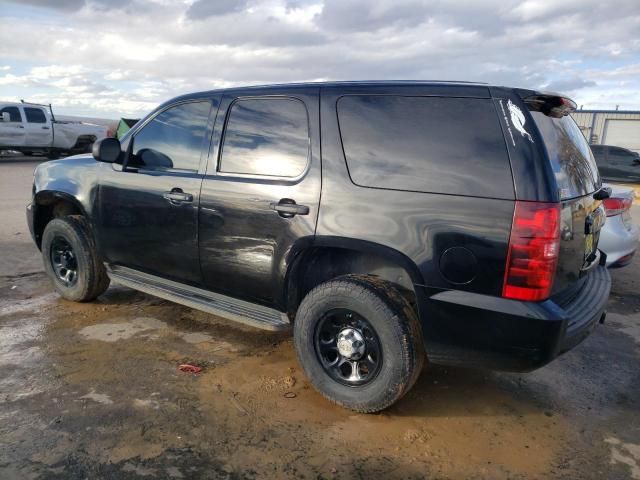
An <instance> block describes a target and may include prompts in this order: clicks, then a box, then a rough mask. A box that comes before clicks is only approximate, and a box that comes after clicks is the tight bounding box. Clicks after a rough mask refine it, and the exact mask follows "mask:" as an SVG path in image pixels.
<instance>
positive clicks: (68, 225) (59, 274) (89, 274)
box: [42, 215, 109, 302]
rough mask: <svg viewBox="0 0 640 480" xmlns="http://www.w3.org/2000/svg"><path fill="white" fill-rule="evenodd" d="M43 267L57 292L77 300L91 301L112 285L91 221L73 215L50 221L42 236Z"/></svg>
mask: <svg viewBox="0 0 640 480" xmlns="http://www.w3.org/2000/svg"><path fill="white" fill-rule="evenodd" d="M42 259H43V261H44V268H45V271H46V273H47V275H48V276H49V278H50V279H51V281H52V282H53V285H54V286H55V288H56V290H57V291H58V293H59V294H60V295H61V296H62V297H64V298H66V299H67V300H72V301H74V302H88V301H91V300H93V299H95V298H96V297H98V296H99V295H100V294H101V293H103V292H104V291H105V290H106V289H107V287H109V277H108V276H107V273H106V271H105V268H104V265H103V264H102V262H101V261H100V259H99V258H98V254H97V252H96V247H95V243H94V241H93V237H92V235H91V230H90V227H89V224H88V223H87V221H86V220H85V218H84V217H82V216H79V215H70V216H67V217H62V218H55V219H53V220H51V221H50V222H49V223H48V224H47V226H46V227H45V229H44V234H43V236H42Z"/></svg>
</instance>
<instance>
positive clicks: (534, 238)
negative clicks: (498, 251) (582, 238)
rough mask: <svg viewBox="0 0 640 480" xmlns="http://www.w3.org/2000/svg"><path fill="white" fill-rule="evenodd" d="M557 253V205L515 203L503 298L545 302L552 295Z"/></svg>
mask: <svg viewBox="0 0 640 480" xmlns="http://www.w3.org/2000/svg"><path fill="white" fill-rule="evenodd" d="M559 250H560V204H558V203H541V202H522V201H517V202H516V207H515V210H514V212H513V223H512V225H511V237H510V238H509V251H508V254H507V268H506V270H505V274H504V284H503V286H502V296H503V297H505V298H513V299H516V300H527V301H538V300H545V299H547V298H549V296H550V295H551V287H552V286H553V278H554V276H555V273H556V265H557V264H558V251H559Z"/></svg>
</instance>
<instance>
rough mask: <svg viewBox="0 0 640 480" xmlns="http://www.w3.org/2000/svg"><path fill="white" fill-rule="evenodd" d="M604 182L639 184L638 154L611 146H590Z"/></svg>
mask: <svg viewBox="0 0 640 480" xmlns="http://www.w3.org/2000/svg"><path fill="white" fill-rule="evenodd" d="M591 151H592V152H593V156H594V157H595V159H596V165H598V169H599V170H600V175H601V176H602V179H603V180H604V181H605V182H627V183H640V154H639V153H637V152H633V151H631V150H627V149H626V148H622V147H615V146H613V145H591Z"/></svg>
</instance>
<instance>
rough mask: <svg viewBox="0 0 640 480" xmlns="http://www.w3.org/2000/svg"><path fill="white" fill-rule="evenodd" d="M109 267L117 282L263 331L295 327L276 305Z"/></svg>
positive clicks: (135, 271) (125, 269)
mask: <svg viewBox="0 0 640 480" xmlns="http://www.w3.org/2000/svg"><path fill="white" fill-rule="evenodd" d="M105 266H106V267H107V274H108V275H109V278H110V279H111V280H112V281H113V282H115V283H118V284H120V285H124V286H125V287H129V288H133V289H134V290H138V291H140V292H144V293H148V294H149V295H154V296H156V297H160V298H163V299H165V300H169V301H171V302H175V303H179V304H181V305H185V306H187V307H191V308H195V309H196V310H202V311H203V312H207V313H211V314H212V315H217V316H219V317H223V318H226V319H228V320H233V321H235V322H239V323H244V324H245V325H249V326H251V327H255V328H260V329H263V330H271V331H282V330H289V328H290V327H291V324H290V323H289V319H288V318H287V315H286V314H284V313H282V312H279V311H278V310H275V309H273V308H269V307H264V306H262V305H256V304H254V303H250V302H245V301H243V300H238V299H235V298H232V297H227V296H225V295H220V294H218V293H213V292H210V291H208V290H203V289H201V288H196V287H192V286H190V285H184V284H182V283H178V282H174V281H171V280H167V279H165V278H161V277H157V276H155V275H150V274H148V273H143V272H140V271H138V270H133V269H131V268H127V267H121V266H118V265H109V264H106V265H105Z"/></svg>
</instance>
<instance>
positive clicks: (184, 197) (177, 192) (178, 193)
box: [162, 188, 193, 205]
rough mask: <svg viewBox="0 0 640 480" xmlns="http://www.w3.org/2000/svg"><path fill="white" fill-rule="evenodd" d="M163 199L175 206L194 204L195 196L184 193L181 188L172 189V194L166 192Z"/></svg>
mask: <svg viewBox="0 0 640 480" xmlns="http://www.w3.org/2000/svg"><path fill="white" fill-rule="evenodd" d="M162 197H163V198H166V199H167V200H169V202H170V203H172V204H173V205H178V204H180V203H191V202H193V195H191V194H190V193H184V192H183V191H182V189H181V188H172V189H171V191H170V192H164V193H163V194H162Z"/></svg>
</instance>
